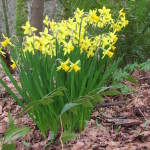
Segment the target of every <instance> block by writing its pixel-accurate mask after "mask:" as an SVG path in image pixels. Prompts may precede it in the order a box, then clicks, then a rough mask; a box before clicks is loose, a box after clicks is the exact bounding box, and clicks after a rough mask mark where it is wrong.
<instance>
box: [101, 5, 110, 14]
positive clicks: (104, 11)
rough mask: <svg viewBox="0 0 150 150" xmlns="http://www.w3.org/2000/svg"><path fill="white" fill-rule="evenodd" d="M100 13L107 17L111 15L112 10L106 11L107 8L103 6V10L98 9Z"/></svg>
mask: <svg viewBox="0 0 150 150" xmlns="http://www.w3.org/2000/svg"><path fill="white" fill-rule="evenodd" d="M98 11H99V12H100V14H102V15H107V14H109V12H110V9H106V7H105V6H103V8H102V9H98Z"/></svg>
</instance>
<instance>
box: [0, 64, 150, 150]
mask: <svg viewBox="0 0 150 150" xmlns="http://www.w3.org/2000/svg"><path fill="white" fill-rule="evenodd" d="M0 70H1V66H0ZM132 76H134V77H135V78H136V80H137V81H138V83H137V84H131V83H129V82H127V81H126V82H125V84H126V85H128V86H129V87H130V88H131V92H130V93H129V94H128V95H122V94H120V95H119V96H112V97H108V96H105V97H104V100H105V103H104V104H103V105H98V106H97V107H96V108H95V109H94V110H93V113H92V115H91V119H90V121H89V122H88V125H87V126H86V127H85V129H84V130H83V131H82V132H81V134H79V135H78V137H77V139H75V140H73V141H70V142H69V143H66V144H64V149H67V150H127V149H128V150H147V149H150V73H149V72H140V71H138V70H135V71H134V72H133V74H132ZM0 78H2V79H3V81H5V82H6V83H7V85H8V86H9V87H10V88H11V89H12V90H13V91H14V92H16V93H17V91H16V89H15V88H14V87H13V85H12V84H11V82H10V80H9V78H8V77H7V76H6V75H5V73H4V72H3V71H1V72H0ZM14 78H15V79H16V81H17V82H18V84H19V78H18V76H17V74H16V75H14ZM116 102H119V103H120V104H117V103H116ZM108 103H109V104H108ZM107 104H108V105H107ZM9 111H10V113H11V115H12V117H13V119H14V121H15V125H17V126H23V125H25V126H28V127H29V128H30V133H29V134H28V135H27V136H26V137H25V139H22V138H19V139H18V140H16V141H14V143H15V145H16V150H41V149H43V150H44V149H46V150H59V149H61V145H60V144H59V143H57V141H54V142H53V143H52V144H51V145H49V146H48V147H46V148H43V147H44V145H46V144H47V143H48V142H49V141H50V137H51V133H50V132H49V133H48V134H47V135H48V138H47V139H44V138H43V137H42V134H41V133H40V131H39V129H38V128H37V126H36V125H35V124H34V122H33V121H32V120H31V119H30V118H29V117H28V116H27V115H24V116H23V117H21V118H18V114H19V113H20V112H21V107H20V106H18V105H17V103H16V102H15V101H14V100H13V99H12V97H11V96H10V95H9V94H8V93H7V91H6V90H5V89H4V88H3V87H2V85H0V137H3V136H4V134H5V132H6V130H7V127H8V124H9V121H8V112H9ZM23 141H25V142H26V143H27V145H26V146H25V144H23Z"/></svg>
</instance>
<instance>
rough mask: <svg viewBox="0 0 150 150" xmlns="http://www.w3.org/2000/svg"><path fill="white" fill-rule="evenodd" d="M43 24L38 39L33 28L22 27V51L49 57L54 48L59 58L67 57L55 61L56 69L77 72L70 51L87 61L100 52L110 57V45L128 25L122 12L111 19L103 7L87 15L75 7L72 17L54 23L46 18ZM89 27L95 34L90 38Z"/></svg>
mask: <svg viewBox="0 0 150 150" xmlns="http://www.w3.org/2000/svg"><path fill="white" fill-rule="evenodd" d="M43 23H44V25H45V29H44V31H43V32H40V33H39V34H40V36H37V35H35V34H34V31H36V28H34V27H31V26H30V23H29V22H28V21H27V22H26V25H25V26H22V28H23V29H24V34H27V36H26V38H25V39H26V40H25V42H24V45H23V46H24V48H23V51H24V52H26V51H29V52H32V53H33V54H34V51H35V50H38V51H40V52H41V53H42V54H44V55H49V56H50V57H51V58H52V57H56V56H57V51H56V49H57V45H58V47H59V48H58V51H61V53H63V56H62V58H63V59H64V58H66V57H65V56H67V59H66V60H62V58H57V60H59V62H60V66H59V67H57V70H60V69H63V70H65V71H66V72H67V71H69V72H70V71H72V70H75V72H77V71H79V70H80V67H79V66H78V64H79V62H80V60H76V62H75V63H73V62H71V60H70V56H71V53H73V52H74V51H79V52H80V55H82V54H85V53H86V56H87V59H88V58H90V57H94V56H95V55H98V53H99V51H101V52H102V54H103V57H105V56H106V55H107V56H108V57H109V58H111V57H112V56H113V55H114V51H115V49H116V47H115V46H114V45H115V43H116V42H117V40H118V38H117V35H116V33H117V32H118V31H120V30H121V29H122V28H123V27H125V26H126V25H127V24H128V20H126V16H125V12H123V9H122V10H120V12H119V14H118V19H117V20H115V19H113V18H112V15H111V13H110V9H107V8H106V7H105V6H103V8H102V9H98V10H90V11H89V12H88V13H85V12H84V11H83V10H80V9H79V8H77V10H76V12H75V15H74V17H73V18H69V19H68V20H62V21H61V22H58V23H56V22H54V20H52V21H49V18H48V16H46V17H45V20H44V21H43ZM89 27H90V28H93V30H95V31H96V33H97V34H95V33H94V34H95V35H92V34H91V32H88V28H89ZM102 31H103V32H102ZM106 31H107V32H106ZM103 57H102V58H103Z"/></svg>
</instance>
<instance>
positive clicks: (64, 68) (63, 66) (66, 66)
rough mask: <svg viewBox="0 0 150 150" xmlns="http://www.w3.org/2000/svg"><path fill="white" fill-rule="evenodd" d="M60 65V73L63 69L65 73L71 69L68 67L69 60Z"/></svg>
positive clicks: (58, 68)
mask: <svg viewBox="0 0 150 150" xmlns="http://www.w3.org/2000/svg"><path fill="white" fill-rule="evenodd" d="M60 64H61V65H60V66H59V67H57V71H59V70H60V69H63V70H65V72H67V71H68V70H69V69H70V67H69V66H68V64H69V58H68V59H67V60H66V61H65V62H62V61H60Z"/></svg>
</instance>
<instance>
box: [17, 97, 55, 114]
mask: <svg viewBox="0 0 150 150" xmlns="http://www.w3.org/2000/svg"><path fill="white" fill-rule="evenodd" d="M53 101H54V100H53V99H52V98H51V97H46V98H43V99H41V100H37V101H33V102H31V103H29V104H28V105H27V106H26V107H25V108H24V109H23V111H22V112H21V113H20V115H19V116H20V117H21V116H22V115H23V113H24V112H28V111H29V110H30V109H31V108H33V107H35V106H37V105H39V104H49V103H52V102H53Z"/></svg>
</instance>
